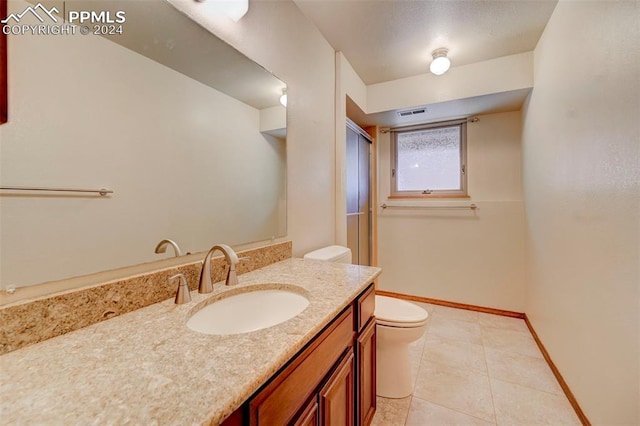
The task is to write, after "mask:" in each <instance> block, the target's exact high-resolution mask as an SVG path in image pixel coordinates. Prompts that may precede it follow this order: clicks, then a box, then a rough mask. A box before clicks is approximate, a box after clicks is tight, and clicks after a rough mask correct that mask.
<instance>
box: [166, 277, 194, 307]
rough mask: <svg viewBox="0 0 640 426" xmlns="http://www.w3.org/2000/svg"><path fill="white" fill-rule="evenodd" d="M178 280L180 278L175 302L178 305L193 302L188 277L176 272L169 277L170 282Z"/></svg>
mask: <svg viewBox="0 0 640 426" xmlns="http://www.w3.org/2000/svg"><path fill="white" fill-rule="evenodd" d="M176 280H180V282H179V283H178V290H177V291H176V298H175V299H174V300H173V302H174V303H175V304H176V305H182V304H183V303H189V302H191V293H190V292H189V285H187V278H186V277H185V276H184V274H175V275H174V276H172V277H171V278H169V282H170V283H174V282H175V281H176Z"/></svg>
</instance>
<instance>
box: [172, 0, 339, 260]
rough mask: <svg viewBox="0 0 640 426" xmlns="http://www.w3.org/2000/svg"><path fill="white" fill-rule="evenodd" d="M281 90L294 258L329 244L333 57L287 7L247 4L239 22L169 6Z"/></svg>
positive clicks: (184, 5) (184, 4) (199, 8)
mask: <svg viewBox="0 0 640 426" xmlns="http://www.w3.org/2000/svg"><path fill="white" fill-rule="evenodd" d="M170 2H171V3H173V4H174V5H176V6H177V7H178V8H179V9H181V10H182V11H184V12H185V13H187V14H188V15H189V16H191V17H192V18H193V19H195V20H196V21H198V22H200V24H201V25H203V26H205V27H206V28H208V29H209V30H210V31H212V32H213V33H214V34H216V35H217V36H219V37H220V38H222V39H223V40H225V41H227V42H228V43H230V44H231V45H232V46H234V47H235V48H237V49H238V50H240V51H241V52H242V53H244V54H245V55H247V56H248V57H250V58H251V59H253V60H255V61H256V62H258V63H259V64H261V65H262V66H264V67H265V68H266V69H267V70H269V71H271V72H273V73H274V74H275V75H276V76H277V77H278V78H280V79H282V80H283V81H284V82H285V83H287V94H288V104H287V185H288V188H287V234H288V237H289V238H290V239H291V240H292V241H293V252H294V256H301V255H303V254H304V253H306V252H308V251H311V250H313V249H316V248H319V247H322V246H326V245H330V244H333V242H334V238H335V146H334V138H335V122H334V119H335V117H334V91H335V88H334V82H335V78H334V76H335V69H334V64H335V59H334V55H335V52H334V50H333V48H332V47H331V45H329V43H328V42H327V41H326V40H325V39H324V37H322V35H321V34H320V32H319V31H318V30H317V29H316V28H315V26H313V25H312V24H311V23H310V22H309V21H308V20H307V18H306V17H305V16H304V15H303V14H302V12H301V11H300V10H299V9H298V7H297V6H296V5H295V4H294V3H293V2H292V1H290V0H283V1H260V0H258V1H252V2H251V4H250V7H249V12H248V13H247V14H246V15H245V16H244V17H243V18H242V19H241V20H240V21H238V22H233V21H230V20H228V19H223V18H221V19H218V20H216V19H215V16H213V15H212V14H207V13H206V7H207V2H201V3H199V2H195V1H192V0H187V1H185V0H170Z"/></svg>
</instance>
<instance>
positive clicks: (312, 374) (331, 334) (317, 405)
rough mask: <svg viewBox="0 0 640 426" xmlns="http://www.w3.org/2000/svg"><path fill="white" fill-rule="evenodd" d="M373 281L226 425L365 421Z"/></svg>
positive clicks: (370, 410)
mask: <svg viewBox="0 0 640 426" xmlns="http://www.w3.org/2000/svg"><path fill="white" fill-rule="evenodd" d="M374 309H375V296H374V290H373V284H371V285H370V286H369V287H368V288H367V289H366V290H365V291H364V292H362V293H361V294H360V295H359V296H358V297H357V298H356V299H355V300H354V301H353V303H351V304H350V305H349V306H348V307H347V308H345V310H344V311H342V312H341V313H340V314H339V315H338V316H337V317H336V318H335V319H334V320H333V321H331V323H330V324H329V325H328V326H326V327H325V328H324V329H323V330H322V331H321V332H320V333H319V334H318V336H316V337H315V338H314V339H313V340H312V341H311V342H310V343H309V344H307V346H306V347H305V348H304V349H302V350H301V351H300V352H299V353H298V354H297V355H296V356H294V357H293V358H292V359H291V361H289V363H288V364H287V365H286V366H285V367H283V369H282V370H280V371H279V372H278V373H277V374H276V375H275V376H273V377H272V378H271V379H270V380H269V381H268V382H267V383H266V384H265V385H264V386H263V387H262V388H261V389H260V390H259V391H258V392H256V394H255V395H254V396H253V397H251V398H250V399H249V401H247V402H246V403H245V404H243V406H242V407H240V408H239V409H238V410H236V411H235V412H234V413H233V414H232V415H231V416H230V417H229V418H227V420H225V421H224V422H223V425H224V426H236V425H250V426H283V425H294V426H324V425H330V426H353V425H358V426H361V425H366V426H368V425H369V424H370V423H371V420H372V419H373V414H374V413H375V409H376V405H375V401H376V397H375V365H376V362H375V350H376V349H375V346H376V345H375V342H376V341H375V320H374V318H373V312H374Z"/></svg>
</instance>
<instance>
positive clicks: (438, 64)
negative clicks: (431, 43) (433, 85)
mask: <svg viewBox="0 0 640 426" xmlns="http://www.w3.org/2000/svg"><path fill="white" fill-rule="evenodd" d="M448 52H449V51H448V50H447V49H445V48H440V49H436V50H434V51H433V52H432V53H431V55H432V56H433V61H431V65H429V70H430V71H431V72H432V73H434V74H435V75H442V74H444V73H445V72H447V70H449V67H450V66H451V61H450V60H449V58H447V53H448Z"/></svg>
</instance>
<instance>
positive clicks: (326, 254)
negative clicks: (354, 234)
mask: <svg viewBox="0 0 640 426" xmlns="http://www.w3.org/2000/svg"><path fill="white" fill-rule="evenodd" d="M304 258H305V259H313V260H324V261H325V262H338V263H351V249H349V248H347V247H343V246H328V247H323V248H321V249H318V250H314V251H312V252H310V253H307V254H305V255H304Z"/></svg>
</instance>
